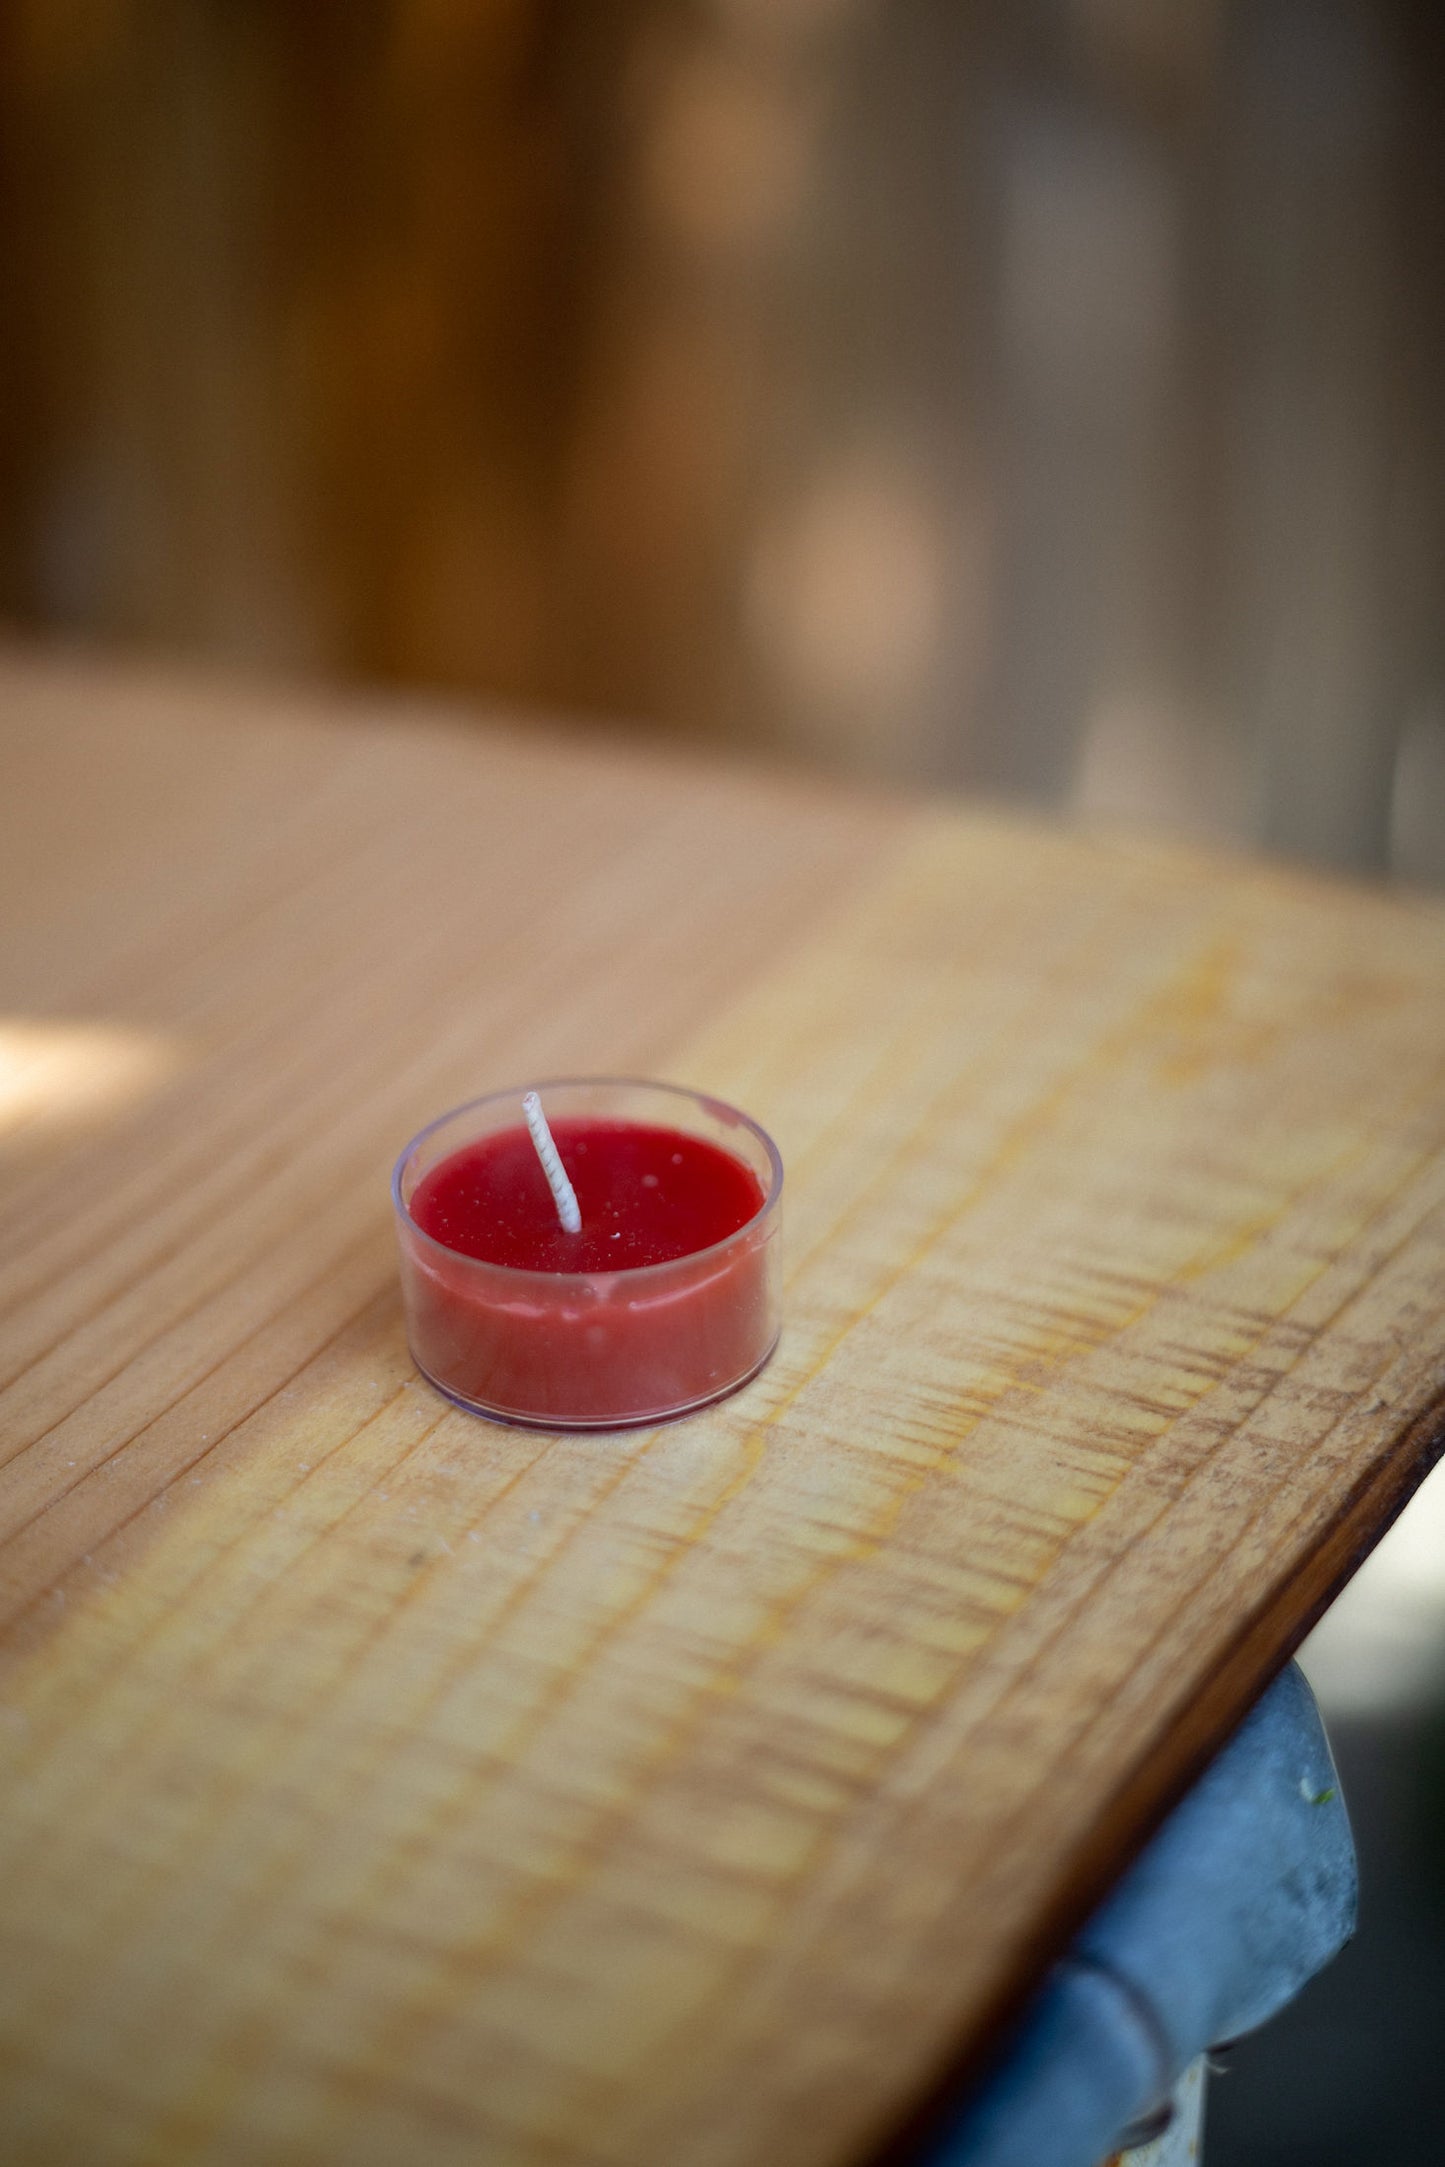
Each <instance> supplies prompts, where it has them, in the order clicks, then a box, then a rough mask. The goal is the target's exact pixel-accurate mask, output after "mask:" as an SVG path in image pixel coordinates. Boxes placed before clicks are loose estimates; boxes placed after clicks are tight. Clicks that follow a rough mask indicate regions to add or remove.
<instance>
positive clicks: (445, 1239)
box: [411, 1117, 763, 1272]
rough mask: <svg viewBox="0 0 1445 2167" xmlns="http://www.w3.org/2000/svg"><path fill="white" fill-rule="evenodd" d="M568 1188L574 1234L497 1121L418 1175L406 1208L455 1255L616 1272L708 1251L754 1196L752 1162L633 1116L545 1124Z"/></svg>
mask: <svg viewBox="0 0 1445 2167" xmlns="http://www.w3.org/2000/svg"><path fill="white" fill-rule="evenodd" d="M552 1141H553V1142H554V1143H555V1144H556V1146H557V1153H558V1156H559V1157H560V1159H561V1161H562V1165H563V1167H564V1168H565V1170H566V1173H567V1178H568V1180H569V1181H570V1182H571V1184H572V1186H573V1188H574V1189H575V1190H576V1192H577V1205H578V1209H579V1210H580V1211H581V1214H582V1230H581V1232H580V1233H578V1234H568V1233H566V1232H564V1230H563V1227H562V1224H561V1222H560V1220H559V1219H558V1217H557V1206H556V1205H555V1203H554V1202H553V1201H552V1192H551V1190H550V1189H549V1188H548V1186H547V1179H546V1176H545V1175H544V1174H543V1172H542V1167H541V1162H540V1161H539V1160H538V1157H537V1153H536V1150H535V1148H534V1146H533V1143H532V1139H531V1137H530V1136H529V1135H528V1133H527V1131H526V1129H525V1128H518V1129H503V1130H501V1131H500V1132H499V1133H498V1134H496V1135H493V1136H484V1137H482V1138H481V1139H480V1140H479V1141H478V1142H476V1143H474V1144H464V1145H463V1146H462V1149H461V1150H460V1151H454V1152H453V1153H452V1155H451V1157H450V1158H448V1159H443V1160H442V1162H441V1164H440V1165H439V1166H434V1167H433V1168H432V1170H431V1172H430V1173H429V1174H426V1175H424V1176H423V1178H422V1179H421V1181H420V1182H418V1184H417V1187H416V1190H415V1192H414V1193H413V1196H412V1199H411V1215H412V1217H413V1219H415V1221H416V1223H417V1225H418V1226H419V1227H420V1228H421V1229H422V1232H423V1233H425V1234H430V1235H431V1237H432V1240H433V1241H439V1242H441V1243H442V1244H443V1246H444V1247H445V1248H447V1249H456V1250H459V1251H460V1252H461V1254H462V1255H463V1256H466V1257H482V1258H484V1259H485V1260H486V1261H487V1263H489V1264H506V1265H510V1266H511V1268H512V1269H513V1270H514V1271H524V1272H617V1271H624V1270H632V1269H634V1268H635V1267H637V1266H639V1265H644V1264H666V1263H668V1262H670V1260H671V1259H672V1258H673V1257H686V1256H692V1255H694V1254H695V1253H696V1251H697V1250H699V1249H710V1248H711V1247H712V1245H713V1243H714V1242H720V1241H725V1240H726V1239H727V1237H728V1235H729V1234H736V1232H737V1230H738V1228H739V1227H740V1226H746V1225H747V1222H748V1221H749V1219H752V1218H755V1217H756V1215H757V1214H758V1212H759V1211H761V1209H762V1206H763V1189H762V1183H761V1182H760V1181H759V1180H758V1177H757V1175H756V1174H755V1173H754V1172H753V1171H752V1168H751V1167H748V1166H744V1165H743V1162H742V1160H741V1159H735V1158H734V1157H733V1155H732V1153H731V1152H730V1151H720V1150H719V1149H718V1147H717V1145H716V1144H710V1143H709V1142H708V1141H707V1139H706V1137H703V1136H688V1135H685V1134H684V1133H683V1131H682V1130H681V1129H662V1128H653V1127H651V1126H648V1125H646V1124H644V1123H642V1122H640V1121H598V1120H595V1119H593V1120H589V1119H587V1118H585V1117H582V1118H574V1119H571V1120H561V1121H554V1122H553V1123H552Z"/></svg>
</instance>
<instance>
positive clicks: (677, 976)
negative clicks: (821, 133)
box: [0, 660, 1445, 2167]
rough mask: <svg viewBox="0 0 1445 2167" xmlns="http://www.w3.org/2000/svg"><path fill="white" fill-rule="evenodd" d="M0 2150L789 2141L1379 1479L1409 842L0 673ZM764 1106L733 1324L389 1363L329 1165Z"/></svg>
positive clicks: (1227, 1694)
mask: <svg viewBox="0 0 1445 2167" xmlns="http://www.w3.org/2000/svg"><path fill="white" fill-rule="evenodd" d="M0 711H3V718H4V723H3V759H4V773H5V789H4V792H3V798H0V821H3V830H0V898H3V907H4V913H5V921H6V926H7V938H6V941H5V944H4V962H3V1006H0V1063H3V1068H0V1078H3V1094H0V1117H3V1120H4V1122H5V1124H6V1126H5V1130H4V1144H5V1147H6V1158H5V1164H6V1168H7V1178H6V1189H5V1201H4V1206H3V1219H0V1224H3V1244H4V1247H3V1281H0V1295H3V1299H4V1302H5V1304H6V1309H7V1319H6V1323H5V1327H4V1339H3V1348H4V1361H3V1378H4V1394H3V1398H0V1435H3V1439H4V1456H5V1464H4V1467H3V1473H0V1513H3V1518H0V1533H3V1550H0V1576H3V1578H0V1589H3V1608H4V1621H5V1622H4V1632H5V1641H4V1651H5V1652H4V1663H3V1670H0V1744H3V1779H0V1786H3V1804H0V1875H3V1889H0V1939H3V1946H4V1957H3V1962H0V2058H3V2059H0V2066H3V2071H4V2081H3V2086H0V2102H3V2104H0V2136H3V2142H0V2152H3V2156H4V2158H5V2160H6V2161H7V2162H10V2163H13V2167H78V2163H81V2162H84V2163H85V2167H121V2163H124V2167H161V2163H167V2167H169V2163H173V2162H176V2163H179V2162H187V2163H189V2162H196V2163H199V2162H205V2163H206V2167H222V2163H225V2167H242V2163H245V2167H255V2163H265V2167H273V2163H274V2167H280V2163H283V2162H284V2163H286V2167H293V2163H294V2167H299V2163H312V2162H315V2163H318V2167H320V2163H327V2167H330V2163H336V2167H341V2163H345V2167H399V2163H401V2162H405V2163H406V2167H442V2163H447V2167H451V2163H456V2167H462V2163H466V2167H478V2163H488V2167H489V2163H493V2162H509V2163H510V2162H519V2163H520V2162H527V2163H531V2162H536V2163H539V2167H540V2163H544V2162H545V2163H547V2167H661V2163H663V2162H667V2163H669V2167H779V2163H781V2162H784V2161H786V2162H787V2163H788V2167H814V2163H817V2167H824V2163H828V2167H833V2163H842V2162H847V2161H851V2160H853V2159H855V2158H857V2157H859V2156H862V2155H866V2153H867V2152H868V2150H869V2149H870V2148H871V2147H873V2146H874V2145H876V2144H877V2143H878V2142H880V2141H881V2140H882V2139H883V2138H884V2137H885V2136H886V2135H887V2133H889V2132H890V2131H894V2130H896V2129H897V2128H898V2127H899V2126H900V2124H901V2123H903V2122H905V2121H906V2119H907V2117H908V2116H909V2115H910V2113H911V2112H912V2111H913V2110H914V2109H915V2108H916V2107H917V2105H918V2102H919V2101H920V2100H921V2099H923V2098H924V2097H926V2096H927V2095H928V2094H929V2093H930V2091H931V2090H932V2089H933V2088H934V2087H935V2086H936V2085H937V2084H938V2083H939V2081H940V2080H941V2079H942V2077H943V2076H944V2075H945V2073H946V2072H947V2071H948V2070H950V2069H957V2068H960V2067H966V2065H967V2062H968V2058H969V2056H970V2054H971V2053H972V2052H974V2051H976V2049H977V2046H978V2043H979V2042H980V2041H981V2040H983V2039H985V2038H986V2037H987V2035H988V2030H989V2027H990V2025H991V2023H992V2022H993V2021H994V2020H995V2019H996V2017H997V2014H998V2012H999V2011H1000V2010H1001V2009H1002V2008H1004V2007H1006V2006H1007V2005H1008V2003H1009V2001H1010V1999H1011V1998H1012V1997H1013V1996H1015V1995H1016V1994H1017V1992H1018V1991H1019V1990H1020V1988H1021V1987H1022V1986H1023V1985H1024V1984H1025V1983H1026V1982H1027V1981H1028V1979H1029V1978H1030V1977H1032V1976H1035V1975H1036V1974H1037V1970H1038V1967H1039V1966H1040V1964H1041V1963H1042V1962H1043V1961H1044V1960H1045V1958H1046V1957H1047V1955H1048V1953H1049V1951H1050V1950H1051V1949H1052V1948H1054V1947H1056V1946H1057V1945H1058V1942H1059V1940H1060V1938H1061V1936H1063V1935H1064V1934H1065V1933H1066V1932H1067V1931H1068V1929H1069V1927H1070V1925H1071V1923H1072V1922H1073V1921H1074V1920H1076V1919H1077V1917H1078V1916H1079V1914H1080V1911H1081V1909H1082V1908H1083V1907H1084V1906H1085V1905H1086V1904H1087V1903H1088V1902H1089V1901H1090V1900H1091V1899H1092V1897H1093V1896H1094V1895H1095V1894H1096V1893H1097V1892H1098V1891H1099V1889H1100V1888H1101V1887H1102V1886H1103V1885H1104V1884H1105V1883H1106V1881H1107V1879H1108V1878H1109V1876H1110V1875H1111V1874H1113V1873H1114V1872H1116V1871H1117V1870H1118V1868H1119V1867H1120V1865H1121V1864H1122V1863H1123V1862H1124V1860H1125V1859H1126V1858H1127V1856H1128V1855H1129V1853H1130V1850H1131V1848H1132V1847H1133V1846H1135V1845H1136V1844H1137V1842H1138V1841H1139V1840H1140V1838H1141V1836H1142V1834H1143V1832H1144V1831H1145V1830H1146V1829H1147V1828H1148V1826H1149V1825H1150V1823H1151V1821H1152V1820H1153V1819H1155V1818H1157V1816H1158V1814H1159V1812H1160V1811H1161V1810H1162V1809H1163V1807H1164V1806H1165V1805H1166V1804H1167V1802H1168V1800H1169V1799H1170V1798H1171V1796H1172V1795H1174V1794H1175V1793H1176V1792H1177V1790H1178V1789H1179V1787H1180V1786H1181V1784H1182V1783H1183V1782H1184V1781H1185V1780H1186V1779H1187V1777H1188V1775H1189V1773H1190V1772H1191V1771H1192V1770H1193V1769H1194V1768H1195V1767H1196V1766H1197V1765H1198V1763H1199V1761H1200V1758H1201V1756H1202V1755H1203V1754H1204V1753H1206V1752H1207V1750H1208V1749H1209V1748H1210V1747H1211V1746H1212V1745H1213V1744H1214V1743H1215V1742H1217V1740H1218V1739H1219V1738H1220V1737H1221V1735H1222V1734H1223V1732H1224V1730H1225V1729H1226V1728H1227V1726H1228V1725H1229V1723H1230V1722H1231V1720H1232V1719H1233V1718H1234V1717H1236V1716H1237V1715H1238V1713H1239V1712H1240V1711H1241V1709H1242V1708H1243V1707H1244V1706H1245V1704H1246V1703H1247V1701H1248V1699H1249V1697H1250V1695H1251V1694H1252V1693H1253V1692H1254V1690H1255V1689H1256V1688H1257V1687H1258V1686H1259V1684H1260V1683H1261V1682H1262V1681H1263V1679H1264V1678H1265V1677H1266V1676H1267V1675H1268V1674H1269V1673H1270V1672H1271V1671H1272V1670H1273V1668H1274V1667H1275V1666H1276V1665H1277V1664H1278V1663H1279V1661H1280V1660H1281V1659H1282V1657H1283V1656H1284V1654H1285V1653H1286V1652H1287V1650H1288V1649H1289V1648H1290V1647H1291V1646H1292V1645H1293V1644H1294V1643H1295V1641H1296V1640H1297V1639H1298V1637H1299V1636H1300V1634H1301V1633H1302V1631H1303V1630H1304V1628H1305V1626H1306V1625H1307V1623H1308V1622H1309V1621H1310V1619H1311V1618H1312V1617H1313V1615H1314V1614H1315V1612H1316V1611H1317V1609H1318V1607H1319V1605H1320V1604H1321V1602H1322V1601H1323V1599H1324V1598H1325V1597H1326V1595H1327V1594H1328V1592H1329V1591H1330V1590H1331V1589H1332V1588H1333V1587H1335V1586H1336V1585H1337V1584H1338V1583H1339V1581H1340V1580H1341V1578H1342V1577H1343V1576H1344V1575H1345V1574H1346V1573H1347V1572H1348V1570H1349V1567H1350V1564H1351V1562H1352V1560H1353V1559H1354V1558H1355V1557H1356V1556H1357V1555H1358V1554H1359V1553H1360V1551H1361V1550H1362V1549H1363V1548H1364V1547H1367V1546H1368V1544H1369V1543H1370V1541H1371V1540H1372V1538H1373V1537H1374V1536H1375V1535H1376V1534H1377V1533H1378V1532H1379V1531H1380V1529H1381V1527H1382V1526H1383V1524H1384V1523H1385V1521H1386V1520H1387V1519H1388V1517H1389V1516H1390V1514H1391V1513H1392V1511H1393V1510H1394V1509H1395V1508H1396V1507H1397V1506H1398V1505H1399V1503H1400V1502H1401V1501H1402V1499H1403V1498H1404V1497H1405V1496H1406V1495H1407V1494H1408V1492H1409V1490H1410V1489H1411V1487H1412V1486H1413V1484H1414V1482H1415V1481H1416V1480H1417V1479H1418V1477H1419V1475H1420V1474H1421V1473H1422V1472H1423V1469H1424V1466H1425V1465H1426V1464H1427V1462H1428V1460H1429V1457H1430V1455H1431V1451H1432V1447H1433V1445H1434V1444H1437V1443H1438V1441H1439V1425H1440V1409H1441V1405H1442V1391H1445V1322H1442V1316H1445V1148H1442V1147H1445V1089H1442V1083H1445V912H1442V911H1441V909H1440V908H1439V907H1437V906H1431V905H1427V904H1425V903H1422V902H1419V901H1412V900H1408V899H1406V900H1398V899H1393V898H1391V897H1389V896H1387V895H1384V894H1377V893H1371V892H1368V891H1364V890H1356V889H1350V888H1346V887H1336V886H1331V885H1328V884H1325V883H1323V882H1321V881H1318V880H1315V879H1312V878H1307V877H1305V876H1303V875H1300V874H1296V873H1293V872H1289V871H1285V870H1282V869H1279V868H1277V867H1271V866H1267V865H1257V864H1250V863H1248V862H1243V861H1241V862H1237V863H1225V862H1220V861H1217V860H1211V859H1210V858H1207V857H1205V856H1202V855H1197V854H1194V853H1192V852H1187V851H1183V850H1180V849H1176V848H1173V847H1166V846H1164V845H1162V844H1160V845H1155V844H1151V843H1148V842H1142V841H1138V840H1134V841H1121V840H1118V839H1112V840H1110V839H1097V838H1092V839H1091V838H1088V837H1084V836H1079V835H1070V834H1067V833H1064V832H1054V831H1048V830H1044V829H1034V828H1030V827H1027V826H1023V825H1016V824H1014V823H1013V822H1012V821H1010V820H1008V819H1005V818H1002V817H998V816H994V815H985V814H978V813H974V812H970V811H967V810H962V811H960V810H956V809H950V808H936V807H930V806H915V805H911V804H907V803H904V804H881V803H873V802H869V801H867V800H865V799H862V798H859V797H856V796H848V795H844V794H842V793H839V792H835V791H833V790H831V789H828V788H824V787H821V786H815V785H813V784H811V783H809V782H807V781H804V780H799V779H796V778H790V777H787V776H781V777H779V776H774V777H766V778H758V777H752V776H748V775H736V774H733V773H731V772H729V771H728V770H726V769H724V768H720V767H712V766H708V765H705V764H702V763H687V762H673V761H668V760H664V759H662V758H660V757H656V756H654V755H651V754H649V753H646V752H643V751H639V750H635V749H616V750H613V749H608V748H606V747H599V746H598V745H597V744H595V743H591V744H586V745H583V744H580V743H573V742H569V741H568V740H567V738H566V737H565V736H564V735H556V736H553V735H548V734H546V733H544V732H541V731H539V730H537V729H535V728H529V729H527V730H523V729H522V728H521V727H520V726H519V725H518V724H516V723H508V722H507V721H506V720H505V718H504V719H503V721H502V723H501V724H500V726H498V727H494V728H492V727H489V728H485V729H478V728H476V727H473V726H470V725H467V724H464V723H463V722H461V721H452V720H448V719H447V718H445V717H438V716H436V715H434V714H433V715H428V714H427V713H425V712H422V711H418V710H410V711H409V710H407V709H406V708H405V707H402V708H398V709H395V710H393V709H391V708H385V709H383V708H382V707H380V706H379V705H374V706H368V705H367V704H366V703H365V702H362V701H354V702H351V703H347V702H345V701H340V700H337V701H332V702H324V701H320V700H318V701H315V702H311V703H308V702H306V701H304V700H302V699H300V698H296V699H288V698H282V697H280V696H266V695H264V694H260V693H258V694H255V695H248V696H242V695H240V694H235V693H223V692H220V691H209V690H206V689H205V688H200V689H198V688H197V687H195V686H186V685H180V684H175V683H166V682H164V681H161V680H151V679H148V678H146V677H144V676H139V675H131V676H124V675H121V674H119V673H116V674H114V675H113V676H112V675H108V674H106V673H105V672H103V671H100V670H97V669H90V670H83V669H80V668H78V667H66V668H59V667H53V668H52V667H42V666H39V665H33V664H27V663H22V662H20V661H18V660H13V661H12V662H11V663H10V664H9V665H8V666H6V667H4V669H3V670H0ZM612 1069H616V1070H626V1071H634V1072H643V1073H649V1074H660V1075H664V1076H668V1077H672V1078H676V1079H678V1080H683V1081H688V1082H692V1083H696V1084H698V1085H701V1086H704V1087H706V1088H707V1089H709V1090H712V1091H715V1092H718V1093H721V1094H723V1095H726V1096H729V1097H731V1098H734V1099H736V1100H738V1101H739V1102H741V1103H742V1104H744V1105H745V1106H747V1107H748V1108H749V1109H750V1110H751V1111H752V1112H754V1113H755V1114H756V1115H758V1116H759V1117H760V1118H761V1119H762V1120H763V1121H764V1122H765V1123H767V1124H768V1126H769V1127H770V1128H771V1129H772V1130H773V1131H774V1133H775V1134H776V1135H777V1137H778V1139H779V1141H780V1143H781V1146H782V1150H783V1153H784V1157H785V1159H786V1162H787V1167H788V1184H789V1186H788V1199H787V1212H788V1220H787V1238H788V1257H789V1268H788V1297H787V1302H788V1308H787V1328H786V1333H785V1337H784V1341H783V1345H782V1348H781V1351H780V1353H779V1355H778V1357H777V1359H776V1361H775V1362H774V1364H773V1365H772V1367H771V1368H770V1369H769V1370H768V1371H767V1372H766V1373H765V1375H764V1376H763V1378H762V1379H761V1380H760V1381H759V1382H758V1383H756V1384H755V1385H754V1386H753V1387H751V1388H750V1389H749V1390H748V1391H746V1392H745V1393H744V1394H743V1395H741V1396H740V1397H739V1398H737V1399H735V1400H733V1401H732V1402H730V1403H728V1404H727V1405H725V1406H723V1407H720V1408H718V1409H716V1410H714V1411H712V1412H710V1413H708V1414H706V1415H704V1416H702V1417H700V1418H698V1419H695V1420H692V1421H688V1422H684V1423H681V1424H678V1425H676V1426H673V1427H669V1428H664V1429H660V1430H657V1431H653V1432H645V1433H631V1434H626V1435H619V1436H608V1437H595V1436H593V1437H573V1438H554V1437H544V1436H536V1435H530V1434H523V1433H521V1432H513V1431H508V1430H505V1429H497V1428H491V1427H488V1426H486V1425H484V1424H482V1423H480V1422H475V1421H472V1420H470V1419H468V1418H466V1417H464V1416H462V1415H460V1414H458V1413H455V1412H452V1411H449V1410H448V1408H447V1407H446V1406H445V1405H444V1404H443V1403H442V1402H441V1401H440V1400H438V1399H437V1398H436V1397H435V1396H434V1395H433V1394H432V1392H431V1391H430V1390H429V1389H428V1388H427V1387H426V1386H425V1385H423V1384H422V1383H421V1382H420V1381H419V1380H418V1378H417V1377H416V1376H415V1374H414V1372H413V1370H412V1368H411V1365H410V1363H409V1361H408V1359H407V1353H406V1348H405V1345H404V1342H403V1337H402V1331H401V1325H400V1320H399V1315H398V1306H397V1297H396V1290H395V1284H394V1273H393V1264H392V1255H391V1233H390V1227H389V1223H388V1204H387V1198H386V1176H387V1173H388V1169H389V1166H390V1162H391V1160H392V1157H393V1155H394V1153H395V1151H396V1150H397V1148H398V1146H399V1145H400V1144H401V1142H402V1141H403V1140H404V1139H405V1138H406V1136H407V1135H408V1134H409V1133H410V1132H411V1130H412V1129H414V1128H415V1127H416V1126H418V1125H419V1124H420V1123H421V1122H422V1121H423V1120H424V1119H426V1118H427V1117H428V1116H429V1115H431V1114H433V1113H435V1112H437V1111H439V1110H440V1109H441V1108H443V1107H444V1106H446V1105H448V1104H451V1103H453V1102H455V1101H456V1100H458V1099H460V1098H462V1097H466V1096H469V1095H471V1094H474V1093H476V1092H479V1091H482V1090H485V1089H487V1088H489V1087H492V1086H495V1085H501V1084H505V1083H509V1082H514V1081H517V1080H520V1079H524V1078H528V1077H533V1076H538V1075H546V1074H557V1073H566V1072H568V1071H593V1072H595V1071H598V1070H612Z"/></svg>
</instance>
